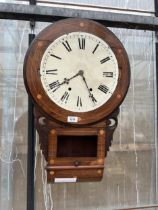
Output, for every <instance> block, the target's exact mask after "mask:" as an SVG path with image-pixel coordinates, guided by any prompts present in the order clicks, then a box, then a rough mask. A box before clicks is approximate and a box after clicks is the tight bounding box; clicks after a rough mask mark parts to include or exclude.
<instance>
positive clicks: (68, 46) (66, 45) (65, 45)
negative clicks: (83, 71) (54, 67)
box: [62, 41, 72, 52]
mask: <svg viewBox="0 0 158 210" xmlns="http://www.w3.org/2000/svg"><path fill="white" fill-rule="evenodd" d="M62 44H63V45H64V47H65V48H66V50H67V51H68V52H70V51H72V49H71V47H70V45H69V43H68V41H65V42H62Z"/></svg>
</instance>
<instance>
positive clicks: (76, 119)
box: [67, 116, 78, 123]
mask: <svg viewBox="0 0 158 210" xmlns="http://www.w3.org/2000/svg"><path fill="white" fill-rule="evenodd" d="M67 122H71V123H76V122H78V117H75V116H68V117H67Z"/></svg>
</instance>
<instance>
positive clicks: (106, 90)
mask: <svg viewBox="0 0 158 210" xmlns="http://www.w3.org/2000/svg"><path fill="white" fill-rule="evenodd" d="M98 89H99V90H101V91H102V92H103V93H105V94H106V93H107V92H108V90H109V88H108V87H107V86H106V85H99V87H98Z"/></svg>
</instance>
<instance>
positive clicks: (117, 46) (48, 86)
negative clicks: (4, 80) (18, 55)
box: [24, 19, 130, 125]
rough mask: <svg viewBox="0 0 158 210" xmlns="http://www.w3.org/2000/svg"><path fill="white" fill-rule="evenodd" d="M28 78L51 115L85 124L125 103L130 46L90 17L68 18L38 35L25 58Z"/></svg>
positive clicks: (38, 102) (35, 95)
mask: <svg viewBox="0 0 158 210" xmlns="http://www.w3.org/2000/svg"><path fill="white" fill-rule="evenodd" d="M24 79H25V85H26V87H27V90H28V92H29V94H30V95H31V96H32V98H33V100H34V102H35V103H36V105H37V106H38V107H39V108H40V109H41V110H42V111H43V112H44V113H45V114H47V116H49V117H51V118H52V119H54V120H57V121H60V122H63V123H68V124H76V125H84V124H90V123H95V122H98V121H100V120H102V119H103V118H105V117H106V116H108V115H109V114H110V113H112V112H113V111H114V110H115V109H116V108H117V107H118V106H119V105H120V104H121V102H122V101H123V99H124V97H125V95H126V93H127V90H128V86H129V80H130V68H129V61H128V57H127V54H126V51H125V49H124V48H123V46H122V44H121V42H120V41H119V40H118V39H117V37H116V36H115V35H114V34H113V33H112V32H111V31H110V30H109V29H107V28H106V27H104V26H103V25H101V24H99V23H97V22H94V21H91V20H85V19H66V20H62V21H58V22H56V23H54V24H52V25H50V26H48V27H47V28H46V29H44V30H43V31H42V32H41V33H40V34H39V35H38V36H37V37H36V39H35V40H34V42H33V43H32V45H31V46H30V48H29V50H28V52H27V54H26V57H25V62H24Z"/></svg>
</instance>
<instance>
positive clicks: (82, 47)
mask: <svg viewBox="0 0 158 210" xmlns="http://www.w3.org/2000/svg"><path fill="white" fill-rule="evenodd" d="M78 44H79V48H80V49H81V50H85V44H86V40H85V38H83V37H82V38H78Z"/></svg>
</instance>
